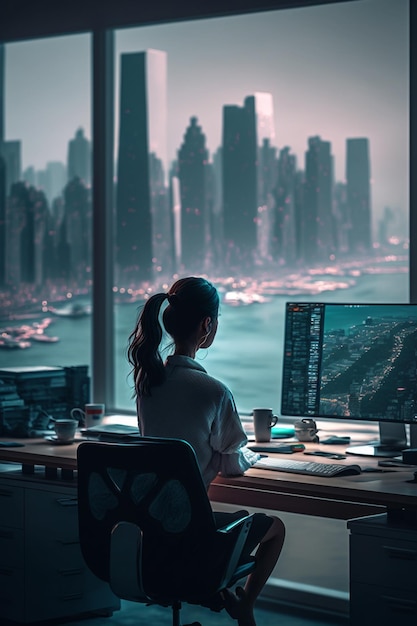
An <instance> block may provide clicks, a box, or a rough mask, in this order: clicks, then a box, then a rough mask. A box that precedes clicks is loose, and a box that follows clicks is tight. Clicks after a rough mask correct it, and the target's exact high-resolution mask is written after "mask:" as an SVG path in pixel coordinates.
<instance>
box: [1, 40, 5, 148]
mask: <svg viewBox="0 0 417 626" xmlns="http://www.w3.org/2000/svg"><path fill="white" fill-rule="evenodd" d="M4 67H5V51H4V43H0V144H1V143H3V141H4Z"/></svg>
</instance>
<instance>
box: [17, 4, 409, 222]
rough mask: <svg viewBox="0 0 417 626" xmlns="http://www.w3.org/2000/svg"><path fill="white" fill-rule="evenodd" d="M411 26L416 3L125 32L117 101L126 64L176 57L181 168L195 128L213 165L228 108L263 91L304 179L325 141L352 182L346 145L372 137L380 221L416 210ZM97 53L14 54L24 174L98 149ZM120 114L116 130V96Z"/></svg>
mask: <svg viewBox="0 0 417 626" xmlns="http://www.w3.org/2000/svg"><path fill="white" fill-rule="evenodd" d="M377 10H378V19H377V20H376V19H375V16H376V11H377ZM407 17H408V2H407V1H406V0H404V1H400V2H398V1H393V0H378V1H375V0H360V1H357V0H356V1H355V2H347V3H341V4H337V5H334V6H332V5H327V6H318V7H311V8H302V9H291V10H281V11H274V12H268V13H260V14H251V15H245V16H236V17H227V18H213V19H210V20H201V21H196V22H184V23H178V24H167V25H159V26H147V27H142V28H135V29H128V30H124V31H117V33H116V46H115V48H116V55H115V56H116V90H117V89H118V79H119V63H120V54H121V53H122V52H130V51H141V50H145V49H149V48H156V49H162V50H164V51H166V53H167V58H168V72H167V79H168V116H169V117H168V155H169V160H170V161H172V159H173V158H175V157H176V155H177V151H178V150H179V148H180V146H181V144H182V141H183V137H184V133H185V131H186V128H187V127H188V125H189V121H190V119H191V117H197V119H198V124H199V125H200V126H201V128H202V132H203V133H204V135H205V136H206V139H207V147H208V150H209V153H210V160H212V159H213V156H214V153H215V151H216V150H217V148H218V147H219V146H220V145H221V132H222V124H221V122H222V107H223V106H225V105H228V104H230V105H237V106H242V105H243V102H244V99H245V97H247V96H248V95H252V94H253V93H255V92H257V91H260V92H267V93H271V94H272V98H273V103H274V113H275V128H276V135H275V141H274V145H275V146H277V147H278V148H279V149H282V148H283V147H285V146H289V147H290V149H291V153H292V154H294V155H295V156H296V157H297V169H304V166H305V163H304V159H305V156H304V155H305V153H306V151H307V149H308V139H309V137H312V136H320V137H321V139H322V140H323V141H329V142H330V143H331V149H332V154H333V155H334V160H335V174H336V175H335V179H336V181H340V180H345V178H346V172H345V169H346V158H345V156H346V155H345V152H346V140H347V139H348V138H354V137H367V138H369V140H370V146H371V163H372V170H371V178H372V180H373V181H374V182H373V187H372V208H373V211H372V213H373V215H374V219H375V220H377V219H379V218H380V217H381V215H382V212H383V210H384V208H385V207H386V206H390V207H391V208H400V209H403V210H404V212H406V211H407V209H408V178H409V164H408V127H409V101H408V90H409V86H408V82H409V53H408V30H407ZM370 20H372V24H371V29H370ZM248 42H249V43H248ZM252 42H254V43H252ZM277 42H278V43H277ZM89 45H90V35H75V36H72V37H64V38H51V39H48V40H41V41H36V42H20V43H16V44H10V45H7V46H6V79H5V93H6V123H5V128H6V139H7V140H12V139H20V140H21V141H22V157H23V158H22V169H25V168H26V167H28V166H29V165H34V166H35V167H36V169H43V168H44V167H45V164H46V162H47V161H55V160H62V161H65V160H66V156H65V155H66V149H67V143H68V140H69V138H70V137H72V136H73V134H74V132H75V130H76V128H78V127H83V128H84V129H85V132H86V136H87V137H91V132H90V130H91V129H90V120H89V115H88V107H89V94H90V68H89V58H90V56H89ZM191 52H193V56H192V58H193V63H192V64H191V63H190V53H191ZM54 53H55V54H54ZM86 60H88V62H86ZM221 60H223V62H222V63H221ZM225 60H226V61H227V62H224V61H225ZM29 61H30V62H29ZM34 67H35V68H36V71H34ZM43 70H44V71H43ZM45 74H46V75H47V76H48V79H47V80H45ZM33 81H35V85H34V84H33ZM28 89H30V93H31V100H30V105H31V108H29V103H28V102H27V90H28ZM25 94H26V96H25ZM61 99H62V100H61ZM45 103H46V105H47V106H45ZM54 103H58V105H57V106H54ZM342 104H343V106H342ZM64 105H65V106H64ZM115 105H116V120H117V119H118V111H117V109H118V98H117V95H116V97H115ZM86 109H87V113H86ZM43 116H44V117H43ZM45 116H46V117H47V118H48V124H46V121H44V122H42V120H43V119H44V120H45V119H46V117H45ZM81 117H83V119H81ZM63 120H65V124H64V123H63ZM64 133H65V140H64ZM117 135H118V127H117V123H116V124H115V136H116V137H117ZM116 144H117V141H116ZM116 148H117V146H116Z"/></svg>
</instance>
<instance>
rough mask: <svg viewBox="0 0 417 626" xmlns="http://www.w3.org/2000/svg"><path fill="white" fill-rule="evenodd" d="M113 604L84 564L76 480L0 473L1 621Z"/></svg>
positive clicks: (70, 613)
mask: <svg viewBox="0 0 417 626" xmlns="http://www.w3.org/2000/svg"><path fill="white" fill-rule="evenodd" d="M58 476H59V475H58ZM118 608H120V600H119V599H118V598H117V597H116V596H115V595H114V594H113V593H112V591H111V590H110V587H109V585H108V584H107V583H104V582H103V581H101V580H99V579H98V578H97V577H96V576H94V575H93V574H92V573H91V572H90V571H89V569H88V568H87V566H86V565H85V563H84V559H83V557H82V554H81V550H80V546H79V541H78V511H77V488H76V482H75V481H64V480H62V479H60V478H59V477H57V478H56V479H55V480H48V479H47V478H45V476H44V475H42V473H39V474H34V475H33V476H31V477H27V476H25V475H24V474H22V473H21V471H20V470H17V469H16V470H14V471H8V472H2V471H0V622H1V621H2V620H6V619H7V620H12V621H16V622H21V623H28V622H34V621H42V622H43V621H46V620H48V619H56V618H63V617H69V616H75V615H79V614H81V613H87V612H92V611H100V612H102V611H103V612H106V613H111V612H113V611H114V610H116V609H118Z"/></svg>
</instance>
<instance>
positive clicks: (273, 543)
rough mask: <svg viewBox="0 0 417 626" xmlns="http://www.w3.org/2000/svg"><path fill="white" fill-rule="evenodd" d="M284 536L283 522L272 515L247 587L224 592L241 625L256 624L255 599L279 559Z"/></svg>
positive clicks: (228, 607) (228, 605)
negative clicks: (234, 591) (233, 591)
mask: <svg viewBox="0 0 417 626" xmlns="http://www.w3.org/2000/svg"><path fill="white" fill-rule="evenodd" d="M284 538H285V526H284V524H283V522H282V521H281V520H280V519H279V518H278V517H272V524H271V526H270V528H269V530H268V531H267V533H266V534H265V536H264V537H263V538H262V540H261V542H260V544H259V546H258V549H257V551H256V553H255V558H256V568H255V570H254V571H253V572H252V574H250V575H249V576H248V578H247V581H246V584H245V589H242V587H238V588H237V589H236V595H235V594H234V593H232V592H231V591H228V590H226V591H225V592H224V601H225V607H226V610H227V612H228V613H229V615H230V616H231V617H233V618H234V619H236V620H237V621H238V624H239V626H256V621H255V616H254V613H253V610H254V605H255V601H256V599H257V597H258V596H259V594H260V592H261V591H262V589H263V587H264V585H265V583H266V581H267V580H268V578H269V576H270V575H271V573H272V570H273V569H274V567H275V565H276V562H277V561H278V558H279V555H280V554H281V550H282V546H283V544H284Z"/></svg>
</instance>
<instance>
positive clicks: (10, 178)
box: [0, 141, 22, 195]
mask: <svg viewBox="0 0 417 626" xmlns="http://www.w3.org/2000/svg"><path fill="white" fill-rule="evenodd" d="M21 152H22V149H21V142H20V141H3V142H2V143H0V156H2V157H3V159H4V162H5V165H6V195H9V194H10V192H11V187H12V185H13V184H14V183H17V182H18V181H20V180H21V178H22V166H21V162H22V157H21Z"/></svg>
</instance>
